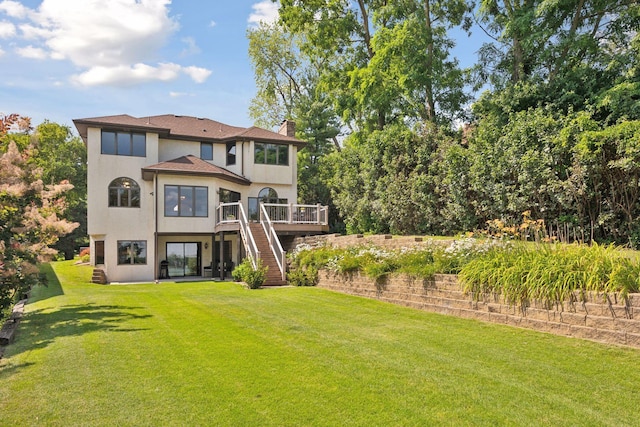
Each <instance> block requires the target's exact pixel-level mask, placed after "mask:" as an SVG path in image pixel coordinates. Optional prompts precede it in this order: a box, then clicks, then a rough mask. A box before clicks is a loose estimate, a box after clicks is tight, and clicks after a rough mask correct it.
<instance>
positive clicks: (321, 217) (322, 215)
mask: <svg viewBox="0 0 640 427" xmlns="http://www.w3.org/2000/svg"><path fill="white" fill-rule="evenodd" d="M262 206H264V209H265V210H266V212H267V214H268V216H269V218H270V219H271V222H274V223H280V224H316V225H327V224H328V223H329V215H328V213H329V209H328V207H327V206H322V205H319V204H318V205H299V204H296V203H289V204H287V205H281V204H276V203H263V204H262Z"/></svg>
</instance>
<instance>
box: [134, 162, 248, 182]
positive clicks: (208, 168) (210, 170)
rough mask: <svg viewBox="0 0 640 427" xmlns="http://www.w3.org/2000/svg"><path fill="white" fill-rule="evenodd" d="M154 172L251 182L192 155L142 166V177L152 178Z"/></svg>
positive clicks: (145, 178)
mask: <svg viewBox="0 0 640 427" xmlns="http://www.w3.org/2000/svg"><path fill="white" fill-rule="evenodd" d="M155 173H165V174H179V175H201V176H214V177H216V178H220V179H224V180H226V181H231V182H235V183H236V184H241V185H250V184H251V181H249V180H248V179H246V178H245V177H243V176H240V175H237V174H235V173H233V172H231V171H228V170H226V169H224V168H221V167H219V166H216V165H212V164H211V163H209V162H206V161H204V160H202V159H199V158H198V157H196V156H192V155H188V156H182V157H178V158H177V159H173V160H168V161H166V162H160V163H157V164H155V165H151V166H146V167H144V168H142V178H143V179H144V180H147V181H149V180H151V179H153V175H154V174H155Z"/></svg>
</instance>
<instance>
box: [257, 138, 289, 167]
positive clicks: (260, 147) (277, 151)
mask: <svg viewBox="0 0 640 427" xmlns="http://www.w3.org/2000/svg"><path fill="white" fill-rule="evenodd" d="M254 162H255V163H256V164H265V165H284V166H287V165H288V164H289V146H288V145H281V144H263V143H261V142H256V143H255V147H254Z"/></svg>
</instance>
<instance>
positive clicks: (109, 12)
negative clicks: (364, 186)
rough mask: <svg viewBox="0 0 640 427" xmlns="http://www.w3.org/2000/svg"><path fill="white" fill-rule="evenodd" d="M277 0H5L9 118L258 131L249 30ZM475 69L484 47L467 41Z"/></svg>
mask: <svg viewBox="0 0 640 427" xmlns="http://www.w3.org/2000/svg"><path fill="white" fill-rule="evenodd" d="M276 17H277V5H276V4H274V3H272V2H271V1H270V0H232V1H226V0H224V1H222V0H211V1H193V0H175V1H173V2H172V1H171V0H138V1H136V0H40V1H36V0H22V1H16V0H0V113H5V114H9V113H19V114H22V115H25V116H29V117H31V118H32V119H33V124H36V125H37V124H39V123H41V122H42V121H43V120H45V119H48V120H50V121H53V122H56V123H60V124H65V125H70V126H71V125H72V122H71V120H72V119H76V118H85V117H95V116H104V115H112V114H130V115H132V116H137V117H141V116H146V115H157V114H168V113H172V114H181V115H191V116H197V117H207V118H211V119H214V120H218V121H221V122H224V123H227V124H230V125H235V126H250V125H252V124H253V123H252V121H251V119H250V118H249V114H248V108H249V103H250V101H251V98H252V97H253V96H254V94H255V85H254V80H253V70H252V68H251V63H250V61H249V57H248V54H247V49H248V41H247V38H246V32H247V29H248V28H249V27H250V26H252V25H256V24H257V22H259V21H261V20H264V21H270V20H273V19H275V18H276ZM458 45H459V46H458V48H457V49H456V50H455V53H456V55H458V56H460V59H461V61H462V63H463V64H464V65H470V63H471V62H472V61H473V58H474V57H475V51H476V50H477V47H478V46H479V43H478V42H476V41H475V40H474V38H471V39H467V38H466V37H465V38H464V40H460V41H459V43H458Z"/></svg>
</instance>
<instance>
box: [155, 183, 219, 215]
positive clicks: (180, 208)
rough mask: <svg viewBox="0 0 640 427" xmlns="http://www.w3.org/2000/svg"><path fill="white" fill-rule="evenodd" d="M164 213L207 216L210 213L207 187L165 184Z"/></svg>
mask: <svg viewBox="0 0 640 427" xmlns="http://www.w3.org/2000/svg"><path fill="white" fill-rule="evenodd" d="M164 215H165V216H196V217H207V216H208V215H209V191H208V189H207V187H193V186H190V185H165V186H164Z"/></svg>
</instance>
